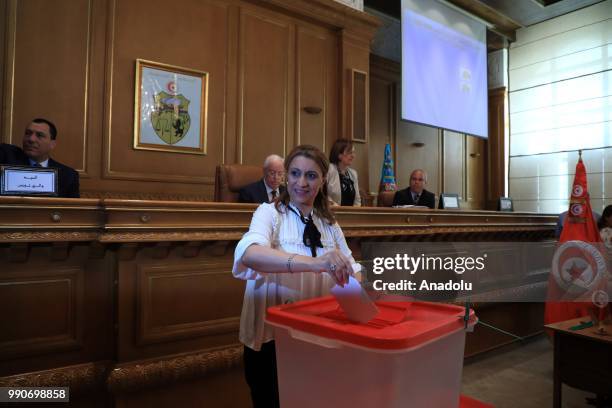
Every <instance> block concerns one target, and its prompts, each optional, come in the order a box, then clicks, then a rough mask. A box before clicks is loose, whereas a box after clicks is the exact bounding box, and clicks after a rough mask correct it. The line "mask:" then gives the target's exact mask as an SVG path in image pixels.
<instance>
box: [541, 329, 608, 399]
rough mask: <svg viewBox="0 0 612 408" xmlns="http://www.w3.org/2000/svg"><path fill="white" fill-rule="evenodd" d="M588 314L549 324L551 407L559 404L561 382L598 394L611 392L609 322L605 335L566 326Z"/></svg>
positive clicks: (591, 330) (593, 330)
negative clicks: (552, 349) (552, 352)
mask: <svg viewBox="0 0 612 408" xmlns="http://www.w3.org/2000/svg"><path fill="white" fill-rule="evenodd" d="M585 320H588V318H578V319H572V320H567V321H565V322H559V323H554V324H549V325H547V326H546V327H548V328H549V329H552V330H553V332H554V336H555V337H554V343H555V357H554V388H553V407H555V408H557V407H561V384H562V383H565V384H567V385H569V386H571V387H574V388H579V389H581V390H584V391H588V392H593V393H595V394H598V395H612V325H608V326H607V327H606V329H607V332H608V335H600V334H596V333H595V328H593V327H589V328H586V329H581V330H570V327H573V326H576V325H579V324H580V322H581V321H585Z"/></svg>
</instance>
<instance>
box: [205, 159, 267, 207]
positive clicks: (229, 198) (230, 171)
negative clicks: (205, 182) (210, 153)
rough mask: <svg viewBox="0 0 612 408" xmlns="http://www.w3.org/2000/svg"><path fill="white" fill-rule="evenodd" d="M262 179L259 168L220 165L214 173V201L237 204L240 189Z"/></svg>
mask: <svg viewBox="0 0 612 408" xmlns="http://www.w3.org/2000/svg"><path fill="white" fill-rule="evenodd" d="M262 177H263V169H262V168H261V166H251V165H247V164H220V165H218V166H217V170H216V172H215V201H220V202H224V203H237V202H238V192H239V191H240V189H241V188H242V187H245V186H247V185H249V184H251V183H254V182H256V181H257V180H259V179H261V178H262Z"/></svg>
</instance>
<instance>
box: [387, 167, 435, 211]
mask: <svg viewBox="0 0 612 408" xmlns="http://www.w3.org/2000/svg"><path fill="white" fill-rule="evenodd" d="M426 184H427V173H425V171H424V170H421V169H416V170H413V171H412V173H410V187H407V188H405V189H403V190H400V191H398V192H397V193H395V196H394V197H393V205H422V206H425V207H429V208H436V196H435V195H434V193H431V192H429V191H427V190H425V185H426Z"/></svg>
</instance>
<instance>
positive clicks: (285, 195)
mask: <svg viewBox="0 0 612 408" xmlns="http://www.w3.org/2000/svg"><path fill="white" fill-rule="evenodd" d="M298 156H302V157H306V158H307V159H310V160H312V161H314V162H315V163H316V164H317V166H319V168H320V169H321V173H322V174H321V175H322V177H323V178H325V177H327V171H328V170H329V162H328V161H327V159H326V158H325V155H324V154H323V152H321V150H319V149H318V148H317V147H315V146H311V145H299V146H296V147H295V148H294V149H293V150H292V151H291V153H289V155H288V156H287V157H285V171H286V173H287V177H289V166H291V162H293V159H295V158H296V157H298ZM289 201H290V197H289V189H285V190H284V191H283V192H282V193H280V195H279V197H278V200H276V203H275V204H274V206H275V207H276V210H277V211H279V212H281V210H280V209H279V205H280V203H283V204H284V205H285V206H287V205H289ZM314 211H315V212H316V213H317V215H318V216H319V217H321V218H324V219H325V220H326V221H327V222H328V223H329V224H330V225H331V224H333V223H334V222H336V218H335V217H334V214H333V213H332V211H331V209H330V205H329V199H328V198H327V182H323V183H322V184H321V188H320V189H319V193H318V194H317V196H316V197H315V200H314Z"/></svg>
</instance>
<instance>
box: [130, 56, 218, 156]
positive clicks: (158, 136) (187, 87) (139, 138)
mask: <svg viewBox="0 0 612 408" xmlns="http://www.w3.org/2000/svg"><path fill="white" fill-rule="evenodd" d="M135 88H136V90H135V105H134V112H135V113H134V149H142V150H157V151H164V152H175V153H189V154H206V122H207V112H208V73H207V72H204V71H196V70H193V69H188V68H182V67H176V66H172V65H167V64H160V63H157V62H151V61H145V60H141V59H138V60H136V87H135Z"/></svg>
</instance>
